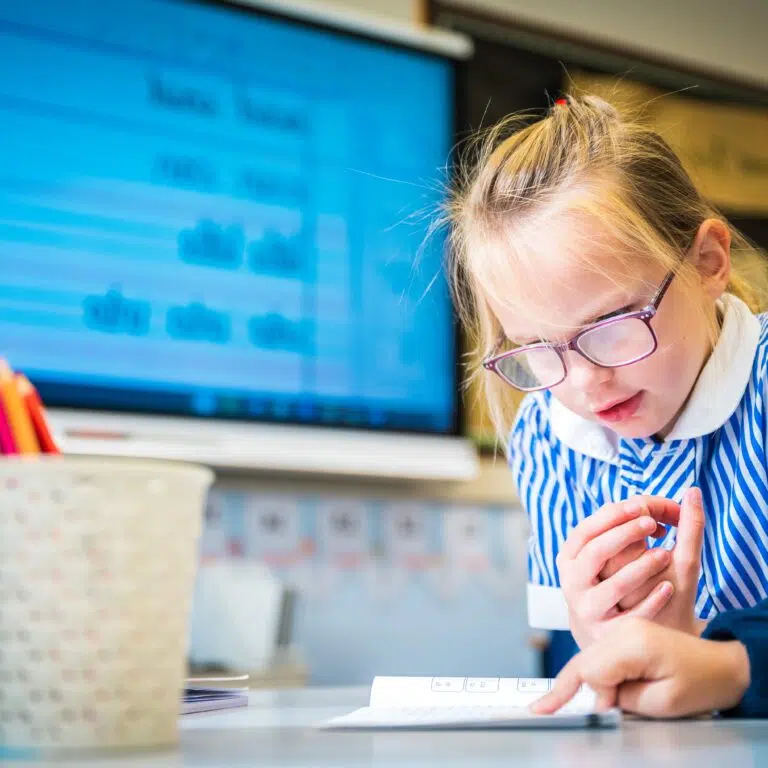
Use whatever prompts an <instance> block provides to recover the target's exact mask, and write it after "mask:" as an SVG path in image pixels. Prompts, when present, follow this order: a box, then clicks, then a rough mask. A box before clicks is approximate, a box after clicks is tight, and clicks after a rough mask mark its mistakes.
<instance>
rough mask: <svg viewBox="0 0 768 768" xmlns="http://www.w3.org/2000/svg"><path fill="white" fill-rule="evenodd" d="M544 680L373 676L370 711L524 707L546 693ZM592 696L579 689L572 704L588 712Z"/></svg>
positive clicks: (548, 684) (548, 683)
mask: <svg viewBox="0 0 768 768" xmlns="http://www.w3.org/2000/svg"><path fill="white" fill-rule="evenodd" d="M552 683H553V681H552V680H551V679H550V678H546V677H376V678H374V681H373V685H372V686H371V698H370V706H371V708H373V709H378V708H386V709H395V708H398V707H406V706H408V707H422V706H426V707H444V706H447V707H456V706H460V705H461V706H467V707H477V706H484V705H488V706H500V707H501V706H503V707H522V708H527V707H528V706H529V705H530V704H531V703H532V702H533V701H535V700H536V699H538V698H540V697H541V696H543V695H544V694H545V693H548V692H549V690H550V689H551V687H552ZM595 701H596V697H595V693H594V691H592V690H590V689H589V688H587V687H586V686H582V688H581V689H580V690H579V692H578V694H576V697H575V698H574V700H573V703H574V705H577V706H579V707H580V708H581V709H583V710H585V711H588V710H592V709H593V708H594V706H595Z"/></svg>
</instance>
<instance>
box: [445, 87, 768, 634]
mask: <svg viewBox="0 0 768 768" xmlns="http://www.w3.org/2000/svg"><path fill="white" fill-rule="evenodd" d="M449 214H450V218H451V223H452V254H453V265H452V270H451V271H452V278H453V283H454V289H455V295H456V298H457V304H458V308H459V311H460V314H461V315H462V318H463V320H464V321H465V323H466V324H467V326H468V328H469V332H470V335H471V337H472V338H475V339H477V340H478V351H479V353H480V356H481V357H482V365H483V368H484V369H485V371H486V376H485V389H486V396H487V399H488V402H489V405H490V411H491V414H492V417H493V419H494V422H495V424H496V428H497V430H498V432H499V434H500V435H509V434H510V429H511V436H510V438H509V443H508V451H509V459H510V466H511V468H512V473H513V477H514V481H515V483H516V486H517V490H518V494H519V498H520V499H521V502H522V503H523V505H524V507H525V508H526V511H527V513H528V515H529V518H530V524H531V534H532V535H531V540H530V546H529V594H528V597H529V599H528V604H529V618H530V623H531V624H532V626H535V627H540V628H547V629H566V628H570V629H571V630H572V631H573V633H574V636H575V637H576V640H577V641H578V642H579V644H580V645H582V646H585V645H588V644H589V643H591V642H592V641H593V640H594V639H595V638H596V637H598V636H599V635H600V633H601V632H602V631H603V629H604V628H605V627H606V626H607V625H608V624H610V623H611V622H612V621H613V620H614V619H615V618H617V617H619V616H622V615H623V614H626V613H635V614H637V615H641V616H645V617H656V618H657V619H658V620H660V621H662V622H663V623H665V624H667V625H669V626H673V627H676V628H678V629H683V630H685V631H688V632H698V631H699V630H700V629H701V624H700V623H699V622H698V621H697V618H698V619H700V620H704V621H706V620H709V619H710V618H712V617H713V616H714V615H715V614H717V613H718V612H721V611H724V610H727V609H735V608H741V607H745V606H750V605H753V604H755V603H756V602H758V601H759V600H761V599H762V598H764V597H765V596H766V594H768V468H767V467H766V440H767V439H768V438H767V437H766V426H767V422H768V408H766V402H765V401H766V394H767V392H766V378H767V375H766V366H767V365H768V362H767V360H768V319H766V318H765V317H763V316H756V315H755V314H754V312H756V311H757V309H758V301H757V297H756V295H755V293H754V291H753V290H752V289H751V288H750V286H749V285H748V283H747V281H746V280H745V279H743V277H741V276H740V275H739V274H737V273H736V271H735V270H734V269H733V268H732V265H731V253H732V252H734V254H735V253H736V252H737V251H738V252H739V255H741V256H745V255H749V254H750V252H751V249H750V246H749V245H748V244H747V242H746V241H745V240H744V238H743V237H741V236H740V235H739V234H738V233H737V232H736V231H734V230H733V228H731V227H730V226H729V225H728V223H727V222H726V221H725V220H724V219H723V217H722V216H721V215H719V214H718V213H717V211H715V209H714V208H713V207H712V206H711V205H709V204H708V203H707V202H706V201H705V200H704V199H703V198H702V196H701V195H700V194H699V192H698V191H697V190H696V188H695V186H694V185H693V183H692V181H691V179H690V178H689V176H688V174H687V173H686V171H685V170H684V169H683V167H682V165H681V163H680V161H679V159H678V158H677V157H676V156H675V154H674V153H673V152H672V150H671V149H670V148H669V146H668V145H667V144H666V143H665V141H664V140H663V139H662V138H661V137H660V136H659V135H658V134H656V133H655V132H654V131H652V130H650V129H649V128H648V127H646V126H644V125H642V124H639V123H633V122H628V121H624V120H622V119H621V118H620V116H619V115H618V114H617V113H616V112H615V110H614V109H613V108H611V107H610V106H609V105H608V104H606V103H605V102H603V101H601V100H599V99H596V98H593V97H581V98H575V97H569V98H568V99H567V100H559V101H558V103H557V104H555V106H554V107H553V108H552V109H551V110H550V112H549V113H548V115H547V116H546V117H544V118H543V119H541V120H539V121H537V122H533V123H531V122H530V121H527V122H526V120H525V118H511V119H509V120H507V121H505V122H504V123H503V124H502V125H500V126H498V127H497V128H495V129H494V130H492V131H491V132H490V134H489V136H488V137H487V138H486V139H485V141H483V142H482V144H481V145H480V146H479V153H478V156H477V157H476V160H475V162H474V163H473V167H472V169H471V170H470V172H469V173H468V174H467V176H466V177H465V178H464V180H463V183H462V185H461V188H460V190H459V192H458V193H457V194H456V196H455V197H454V199H453V201H452V203H451V206H450V210H449ZM515 390H518V391H521V392H528V393H530V394H528V396H527V397H525V399H524V400H523V402H522V405H521V406H520V407H519V410H518V415H517V418H516V420H515V422H514V425H513V424H512V423H511V419H510V418H509V413H510V408H511V407H512V406H513V405H514V397H512V394H513V392H514V391H515ZM694 487H696V488H699V489H700V491H701V492H700V493H699V492H698V491H690V492H689V491H688V489H692V488H694ZM680 502H684V503H683V504H682V507H681V506H678V505H679V503H680ZM705 519H706V525H705V524H704V521H705ZM678 521H679V523H680V526H679V528H677V529H676V531H675V530H673V531H671V532H670V533H669V534H667V535H666V537H665V536H664V534H665V533H666V531H665V529H663V528H661V527H659V525H658V523H665V524H672V525H677V524H678ZM650 535H656V536H657V537H658V538H657V543H659V544H662V545H663V546H661V547H652V548H651V549H647V548H646V540H647V537H648V536H650ZM675 535H677V537H678V543H677V546H675V547H674V552H669V551H668V550H671V549H673V545H674V543H675V542H674V536H675ZM702 539H703V547H702V546H701V542H702ZM566 542H567V543H566Z"/></svg>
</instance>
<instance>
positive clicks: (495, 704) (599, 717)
mask: <svg viewBox="0 0 768 768" xmlns="http://www.w3.org/2000/svg"><path fill="white" fill-rule="evenodd" d="M551 685H552V680H550V679H548V678H522V677H507V678H503V677H502V678H499V677H377V678H375V679H374V681H373V685H372V686H371V696H370V704H369V706H367V707H362V708H361V709H357V710H355V711H354V712H351V713H349V714H348V715H342V716H341V717H336V718H333V719H332V720H328V721H326V722H324V723H322V724H321V726H320V727H321V728H324V729H328V730H342V729H345V730H373V729H382V730H385V729H412V730H416V729H419V730H426V729H440V728H442V729H457V730H458V729H471V728H473V729H492V728H611V727H616V726H617V725H619V723H620V722H621V712H620V711H619V710H616V709H613V710H609V711H608V712H596V711H595V703H596V697H595V693H594V691H592V690H590V689H589V688H586V687H582V689H581V690H580V691H579V692H578V694H577V695H576V696H575V697H574V698H573V699H572V700H571V701H570V702H569V703H568V704H567V705H566V706H565V707H563V708H562V709H561V710H560V711H559V712H557V713H556V714H554V715H534V714H532V713H531V712H529V711H528V707H529V705H530V704H531V703H532V702H533V701H535V700H536V699H537V698H539V697H540V696H542V695H544V694H545V693H547V691H549V689H550V687H551Z"/></svg>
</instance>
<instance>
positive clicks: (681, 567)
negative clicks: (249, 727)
mask: <svg viewBox="0 0 768 768" xmlns="http://www.w3.org/2000/svg"><path fill="white" fill-rule="evenodd" d="M666 522H668V523H672V524H673V525H676V526H677V528H678V531H677V537H676V542H675V547H674V549H673V550H672V561H671V563H670V565H669V567H668V568H666V569H665V570H663V571H662V572H661V573H659V574H657V575H656V576H654V577H653V578H652V579H650V580H649V581H647V582H646V583H645V584H644V585H643V586H642V587H640V589H637V590H635V591H634V592H632V593H631V594H629V595H627V596H626V597H624V598H623V599H622V600H620V601H619V608H620V609H621V610H622V611H631V609H632V608H634V607H635V606H637V605H639V604H640V603H641V602H642V601H643V600H644V599H645V598H646V597H647V596H648V595H650V594H651V592H652V591H653V590H654V589H655V588H656V587H657V586H658V585H659V584H660V583H661V582H663V581H669V582H671V583H672V585H673V586H674V588H675V591H674V596H673V598H672V599H671V600H670V603H669V604H668V605H667V606H665V607H664V609H663V610H662V611H660V612H659V614H658V615H657V616H656V619H655V620H656V621H657V622H658V623H659V624H663V625H664V626H667V627H672V628H674V629H681V630H683V631H684V632H692V633H694V634H700V629H701V627H702V623H701V622H698V621H696V618H695V615H694V607H695V603H696V592H697V591H698V586H699V571H700V567H701V547H702V544H703V542H704V522H705V517H704V509H703V505H702V501H701V491H700V490H699V489H698V488H690V489H689V490H688V491H686V493H685V496H684V497H683V504H682V506H681V507H680V511H679V515H678V519H677V520H674V519H673V515H672V516H670V517H668V518H667V519H666ZM647 549H648V547H647V545H646V543H645V542H636V543H634V544H630V545H629V547H627V548H626V549H625V550H624V551H623V552H621V553H619V554H618V555H617V556H616V557H614V558H612V559H611V560H609V561H608V563H606V565H605V567H604V568H603V569H602V571H601V572H600V578H601V579H607V578H611V577H612V576H613V575H615V574H616V573H618V572H619V571H621V569H622V568H625V567H626V566H627V565H628V564H629V563H631V562H634V561H635V560H636V559H637V558H638V557H641V556H642V555H643V553H644V552H645V551H646V550H647Z"/></svg>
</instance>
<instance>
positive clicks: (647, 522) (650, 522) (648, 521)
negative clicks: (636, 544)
mask: <svg viewBox="0 0 768 768" xmlns="http://www.w3.org/2000/svg"><path fill="white" fill-rule="evenodd" d="M637 522H638V524H639V525H640V527H641V528H642V529H643V530H644V531H648V532H649V533H650V532H651V531H655V530H656V521H655V520H654V519H653V518H652V517H643V518H641V519H640V520H638V521H637Z"/></svg>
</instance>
